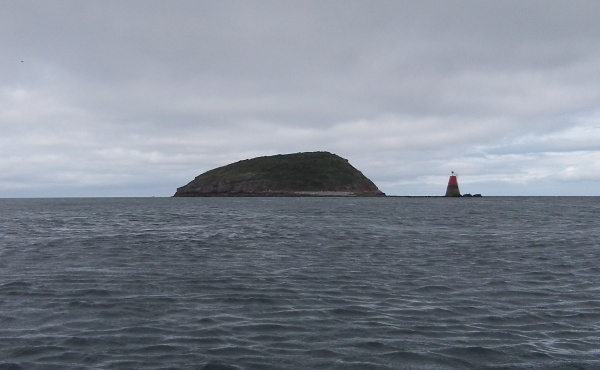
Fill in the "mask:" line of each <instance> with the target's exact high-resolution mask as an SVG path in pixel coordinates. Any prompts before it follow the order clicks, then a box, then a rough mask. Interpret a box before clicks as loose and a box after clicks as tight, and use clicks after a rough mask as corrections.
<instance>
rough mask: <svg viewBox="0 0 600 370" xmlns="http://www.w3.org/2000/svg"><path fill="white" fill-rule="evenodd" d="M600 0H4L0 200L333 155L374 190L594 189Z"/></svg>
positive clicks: (599, 169)
mask: <svg viewBox="0 0 600 370" xmlns="http://www.w3.org/2000/svg"><path fill="white" fill-rule="evenodd" d="M598 14H600V3H598V2H596V1H591V0H590V1H569V2H567V1H554V2H551V3H548V2H547V1H502V2H480V1H467V2H464V1H441V0H439V1H419V2H414V1H386V0H378V1H374V2H373V1H347V0H344V1H337V0H325V1H302V2H291V3H290V2H281V1H254V0H252V1H241V0H225V1H219V2H210V1H170V2H164V1H130V2H121V1H104V2H78V1H54V2H52V3H45V2H39V1H19V2H6V3H2V4H0V35H1V36H2V39H3V40H4V41H3V44H4V45H3V53H2V54H1V55H0V63H1V66H2V68H0V129H1V130H2V135H1V136H0V155H1V158H2V159H1V160H0V197H2V196H149V195H156V196H169V195H172V193H174V191H175V188H176V187H178V186H181V185H183V184H185V183H186V182H188V181H190V180H191V179H192V178H193V177H194V176H196V175H198V174H200V173H201V172H204V171H206V170H209V169H211V168H213V167H217V166H220V165H224V164H227V163H230V162H233V161H236V160H239V159H244V158H250V157H255V156H260V155H271V154H277V153H292V152H299V151H313V150H327V151H331V152H334V153H336V154H338V155H341V156H342V157H345V158H347V159H348V160H349V161H350V163H352V164H353V165H354V166H355V167H357V168H359V169H360V170H362V171H363V172H364V173H365V174H366V175H367V176H368V177H369V178H371V179H372V180H373V181H374V182H375V183H376V184H377V185H378V186H379V187H380V188H381V190H383V191H384V192H386V193H388V194H394V195H440V194H443V193H444V191H445V185H446V181H447V176H448V174H449V173H450V171H452V170H454V171H457V172H458V173H459V175H461V176H460V182H461V188H462V190H463V192H478V193H483V194H484V195H600V190H598V186H596V185H597V184H598V182H599V181H600V165H598V163H600V105H599V103H598V102H600V89H598V82H599V78H600V38H599V37H598V35H600V23H599V22H597V16H598Z"/></svg>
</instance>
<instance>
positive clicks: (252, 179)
mask: <svg viewBox="0 0 600 370" xmlns="http://www.w3.org/2000/svg"><path fill="white" fill-rule="evenodd" d="M174 196H175V197H215V196H216V197H235V196H237V197H244V196H247V197H269V196H270V197H273V196H299V197H302V196H304V197H310V196H385V194H384V193H383V192H381V191H380V190H379V189H378V188H377V186H375V184H374V183H373V182H372V181H371V180H369V179H368V178H367V177H366V176H365V175H363V174H362V173H361V172H360V171H358V170H357V169H356V168H354V167H352V165H350V163H348V160H346V159H344V158H341V157H339V156H337V155H335V154H332V153H329V152H308V153H296V154H285V155H284V154H280V155H274V156H267V157H258V158H253V159H246V160H242V161H239V162H235V163H232V164H229V165H227V166H223V167H219V168H215V169H213V170H210V171H208V172H205V173H203V174H201V175H199V176H197V177H196V178H195V179H194V180H192V181H191V182H190V183H188V184H187V185H185V186H182V187H180V188H178V189H177V192H176V193H175V195H174Z"/></svg>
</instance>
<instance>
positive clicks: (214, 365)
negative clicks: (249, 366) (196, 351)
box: [200, 362, 242, 370]
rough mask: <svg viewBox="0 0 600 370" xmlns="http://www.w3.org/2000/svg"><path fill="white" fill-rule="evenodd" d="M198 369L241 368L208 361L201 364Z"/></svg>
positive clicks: (237, 369) (233, 369)
mask: <svg viewBox="0 0 600 370" xmlns="http://www.w3.org/2000/svg"><path fill="white" fill-rule="evenodd" d="M200 370H242V368H241V367H237V366H234V365H228V364H223V363H220V362H209V363H208V364H206V365H203V366H201V367H200Z"/></svg>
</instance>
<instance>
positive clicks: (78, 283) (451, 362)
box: [0, 197, 600, 370]
mask: <svg viewBox="0 0 600 370" xmlns="http://www.w3.org/2000/svg"><path fill="white" fill-rule="evenodd" d="M0 222H1V223H0V369H213V370H214V369H540V370H541V369H600V198H594V197H581V198H579V197H531V198H529V197H522V198H521V197H519V198H516V197H515V198H512V197H484V198H458V199H457V198H401V197H399V198H395V197H394V198H392V197H388V198H123V199H118V198H107V199H0Z"/></svg>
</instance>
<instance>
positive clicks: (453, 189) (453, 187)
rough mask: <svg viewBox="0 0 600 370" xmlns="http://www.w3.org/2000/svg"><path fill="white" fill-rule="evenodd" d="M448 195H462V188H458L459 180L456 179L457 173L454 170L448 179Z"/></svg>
mask: <svg viewBox="0 0 600 370" xmlns="http://www.w3.org/2000/svg"><path fill="white" fill-rule="evenodd" d="M446 196H447V197H460V196H461V195H460V190H458V181H457V180H456V174H455V173H454V171H452V175H450V179H449V180H448V187H447V188H446Z"/></svg>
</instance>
